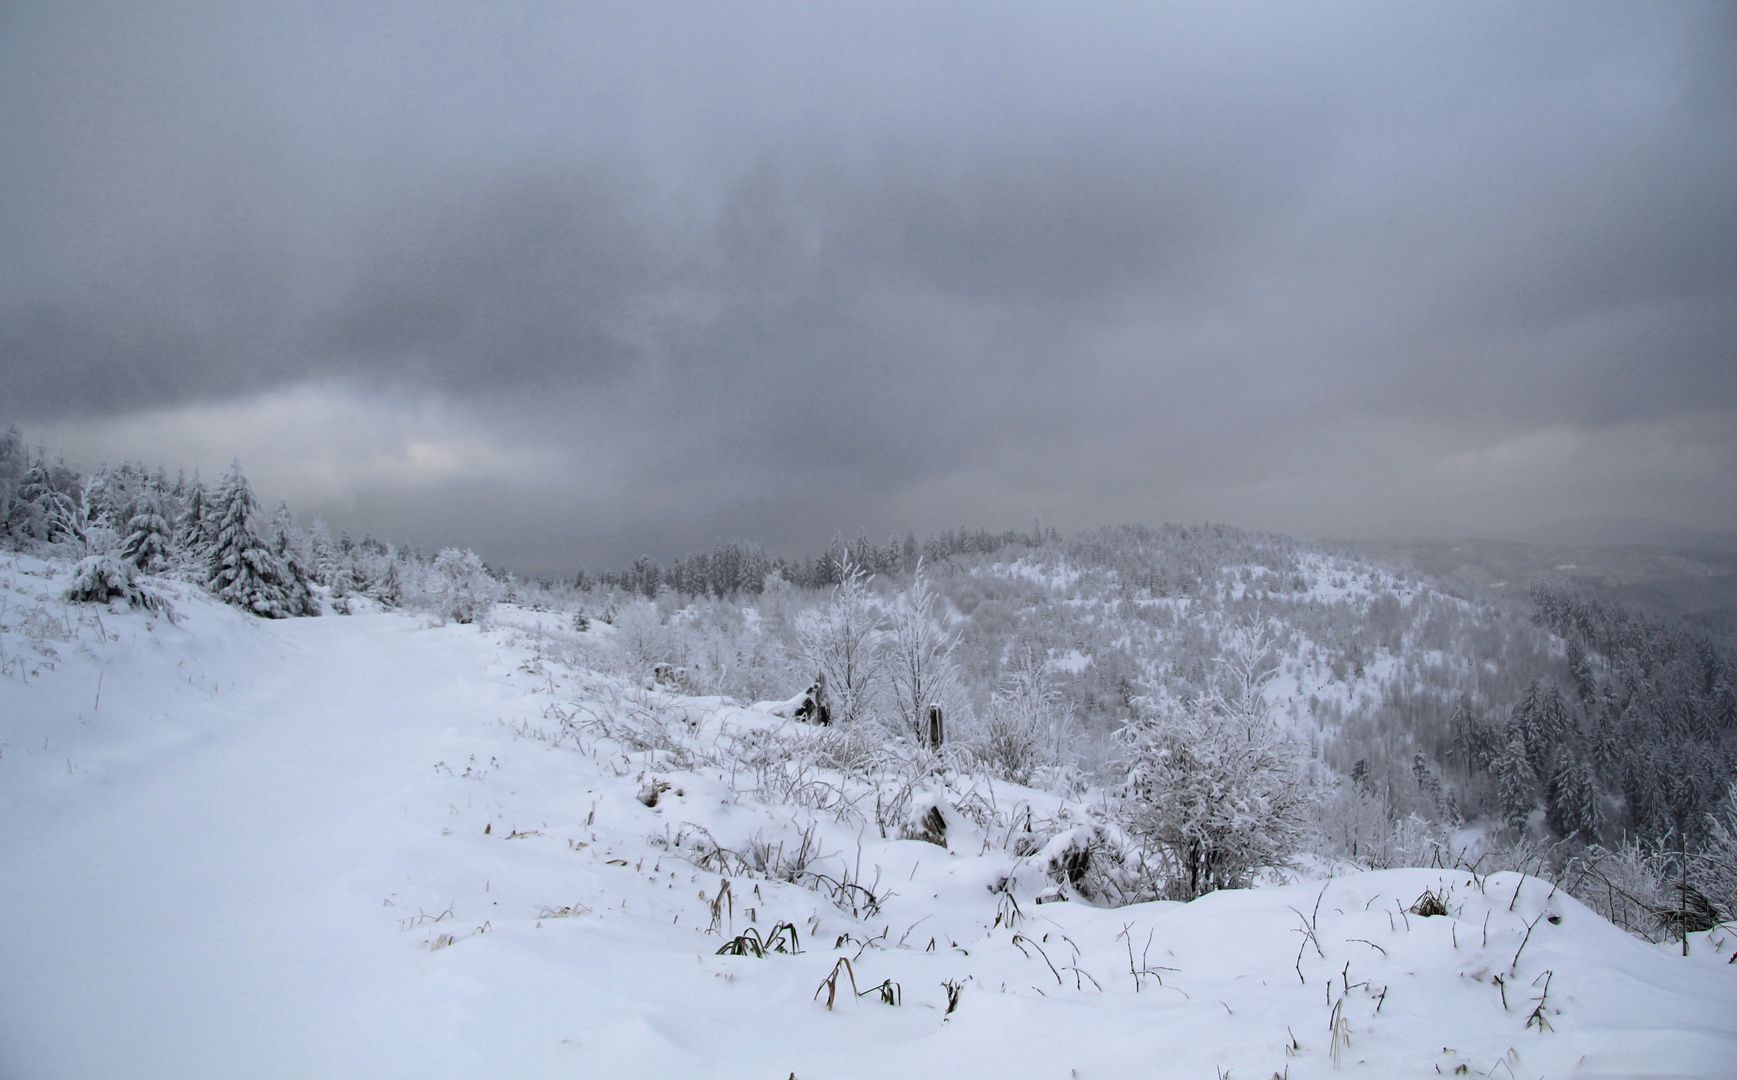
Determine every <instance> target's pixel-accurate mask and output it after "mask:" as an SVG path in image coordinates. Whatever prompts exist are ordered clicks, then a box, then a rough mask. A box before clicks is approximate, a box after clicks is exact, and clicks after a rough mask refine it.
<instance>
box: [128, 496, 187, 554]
mask: <svg viewBox="0 0 1737 1080" xmlns="http://www.w3.org/2000/svg"><path fill="white" fill-rule="evenodd" d="M174 542H175V536H174V533H173V531H171V530H170V528H169V522H168V521H167V520H165V519H164V517H163V512H162V509H161V498H160V496H158V495H157V494H156V493H154V492H148V491H147V492H145V493H143V494H141V495H140V496H139V497H138V498H137V499H135V500H134V501H133V512H132V514H131V516H130V517H128V519H127V539H126V542H125V543H124V544H123V545H122V546H121V558H122V559H124V560H126V561H127V562H128V563H131V564H132V565H133V566H135V567H137V568H138V569H140V570H143V571H144V572H145V573H147V574H154V573H157V572H159V571H161V570H164V569H166V568H167V567H168V565H169V556H170V554H171V550H172V548H173V546H174Z"/></svg>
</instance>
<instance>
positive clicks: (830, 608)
mask: <svg viewBox="0 0 1737 1080" xmlns="http://www.w3.org/2000/svg"><path fill="white" fill-rule="evenodd" d="M881 637H882V631H881V616H880V612H879V611H878V610H876V608H875V606H874V603H873V597H872V596H870V594H869V591H868V574H867V573H866V572H865V571H864V570H863V569H862V567H860V566H858V565H857V564H856V563H854V562H852V561H851V560H850V558H849V557H848V556H846V557H845V559H844V562H843V565H842V567H841V568H840V579H839V582H838V584H837V585H835V586H833V589H832V596H831V598H830V599H828V600H827V602H826V603H824V604H822V605H821V606H819V607H818V608H815V609H813V610H811V611H805V612H803V613H802V615H801V616H799V617H798V618H797V621H796V640H797V642H798V644H799V646H800V647H801V650H802V655H803V657H804V658H805V659H806V660H807V661H808V663H809V666H810V667H812V668H813V669H814V670H815V671H816V672H818V673H820V674H823V675H825V676H826V691H827V696H828V697H829V698H830V699H831V705H832V715H833V719H834V720H835V721H837V722H839V723H846V724H848V723H851V722H852V721H855V720H860V719H862V718H864V717H866V716H868V715H869V713H870V709H871V706H872V705H873V701H874V695H875V692H876V691H877V690H878V689H879V686H880V682H881V677H882V674H883V672H884V669H885V665H886V659H885V654H884V652H883V650H882V647H881V644H882V643H881Z"/></svg>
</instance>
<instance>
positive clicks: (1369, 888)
mask: <svg viewBox="0 0 1737 1080" xmlns="http://www.w3.org/2000/svg"><path fill="white" fill-rule="evenodd" d="M57 572H58V573H59V574H60V575H61V578H62V580H60V581H57V580H55V578H54V575H55V574H56V573H57ZM64 574H65V568H64V567H60V568H58V570H57V568H56V567H53V566H50V565H48V564H45V563H40V562H33V561H31V560H24V559H21V560H17V561H15V562H11V563H8V564H7V565H6V566H5V567H4V568H0V596H3V597H4V599H5V601H6V603H5V605H4V606H3V607H0V627H4V628H5V629H4V630H3V631H0V646H3V648H4V652H3V654H0V662H4V663H5V664H6V677H5V678H4V679H3V680H0V821H4V823H5V828H4V829H3V830H0V916H3V917H0V972H4V979H3V980H0V1076H3V1077H7V1078H12V1077H17V1078H57V1077H68V1078H72V1077H79V1078H83V1077H113V1078H119V1077H147V1076H149V1077H177V1078H189V1077H243V1076H245V1077H277V1076H283V1077H311V1076H337V1077H351V1076H353V1077H395V1076H406V1077H408V1076H415V1077H536V1076H563V1077H570V1076H597V1077H614V1076H641V1075H662V1076H720V1077H756V1078H764V1077H785V1076H787V1075H791V1074H794V1075H795V1076H797V1077H799V1078H801V1080H818V1078H824V1077H886V1076H950V1077H976V1076H984V1077H1057V1078H1067V1077H1073V1076H1077V1077H1080V1078H1096V1077H1129V1076H1199V1077H1212V1076H1214V1075H1215V1070H1216V1071H1217V1074H1219V1075H1223V1074H1230V1075H1235V1076H1237V1077H1259V1078H1265V1077H1267V1076H1270V1075H1272V1074H1274V1073H1277V1074H1279V1075H1281V1076H1290V1077H1299V1078H1300V1077H1310V1076H1327V1075H1334V1074H1336V1073H1346V1074H1358V1075H1365V1076H1379V1077H1389V1076H1421V1075H1436V1073H1437V1072H1438V1070H1439V1072H1440V1073H1443V1074H1449V1075H1452V1074H1455V1073H1456V1072H1459V1071H1460V1070H1461V1068H1462V1066H1463V1067H1464V1070H1465V1072H1466V1073H1467V1074H1473V1075H1475V1074H1486V1075H1489V1074H1497V1075H1512V1076H1515V1077H1536V1076H1548V1077H1556V1076H1698V1077H1716V1076H1737V965H1732V964H1728V963H1726V962H1725V961H1726V959H1727V958H1728V957H1730V956H1731V955H1732V953H1733V948H1734V946H1737V941H1733V940H1731V939H1730V937H1729V936H1727V935H1722V934H1721V932H1719V931H1715V932H1713V934H1712V935H1700V936H1694V937H1692V938H1691V941H1690V946H1689V951H1690V955H1689V956H1688V957H1687V958H1686V959H1685V958H1683V957H1682V956H1680V955H1678V953H1677V951H1676V948H1675V947H1672V948H1664V947H1659V946H1653V945H1649V944H1647V943H1645V942H1643V941H1640V940H1637V939H1635V938H1632V937H1630V936H1628V935H1626V934H1624V933H1622V932H1621V931H1619V930H1617V929H1615V928H1613V927H1611V926H1610V925H1609V924H1608V923H1605V922H1604V921H1602V920H1601V919H1600V918H1599V917H1598V916H1597V915H1595V914H1593V913H1592V912H1590V911H1589V910H1587V909H1586V908H1584V907H1582V906H1581V905H1580V904H1579V903H1577V902H1576V901H1574V900H1573V899H1571V898H1569V897H1567V896H1565V895H1563V894H1561V893H1553V892H1552V890H1551V888H1550V886H1549V884H1548V883H1546V882H1543V881H1539V880H1537V879H1532V878H1521V877H1520V876H1518V875H1514V874H1496V875H1491V876H1488V877H1483V878H1478V877H1474V876H1472V875H1471V874H1468V873H1466V872H1464V871H1444V870H1392V871H1385V872H1380V873H1365V874H1356V875H1352V876H1347V877H1340V878H1335V879H1332V880H1330V881H1312V882H1300V883H1297V884H1293V885H1286V886H1280V887H1272V888H1262V889H1254V890H1246V891H1235V892H1220V893H1216V894H1212V895H1209V896H1207V897H1206V898H1204V899H1202V900H1198V901H1195V902H1194V903H1191V904H1186V905H1183V904H1174V903H1147V904H1140V905H1134V906H1129V907H1122V908H1100V907H1094V906H1090V905H1088V904H1085V903H1081V902H1079V901H1078V900H1077V899H1076V900H1074V901H1072V902H1061V903H1044V904H1041V905H1040V904H1039V903H1037V899H1038V895H1039V893H1040V892H1050V893H1053V892H1054V891H1055V889H1054V887H1053V886H1052V885H1051V884H1050V883H1049V881H1048V880H1047V878H1045V877H1044V875H1043V874H1042V873H1041V872H1033V866H1034V859H1031V858H1027V859H1025V860H1023V861H1022V860H1020V859H1019V858H1017V857H1016V856H1015V855H1014V854H1013V853H1012V852H1011V851H1009V850H1008V847H1010V846H1016V845H1015V844H1013V843H1011V842H1010V841H1011V840H1012V839H1013V838H1011V837H1010V836H1009V835H1005V834H997V833H996V831H995V824H993V823H1001V822H1007V823H1010V825H1009V827H1010V828H1014V827H1016V826H1015V825H1013V824H1011V823H1015V822H1017V821H1018V820H1019V817H1020V814H1021V812H1022V808H1029V812H1028V813H1026V815H1025V820H1026V821H1030V820H1033V819H1034V818H1035V819H1036V820H1039V821H1042V822H1046V823H1047V824H1048V826H1049V828H1048V830H1047V831H1048V832H1050V833H1053V832H1055V831H1056V830H1057V829H1060V828H1062V827H1064V826H1065V825H1067V824H1068V820H1069V819H1067V818H1066V817H1064V816H1063V815H1064V811H1068V812H1073V813H1075V815H1076V816H1075V819H1074V820H1075V823H1076V824H1079V823H1083V819H1080V818H1078V815H1077V808H1076V809H1075V810H1073V811H1069V808H1068V807H1067V806H1065V805H1064V804H1062V803H1061V802H1059V801H1058V800H1055V799H1053V798H1048V797H1045V796H1042V795H1040V794H1039V793H1036V792H1032V791H1028V790H1026V789H1010V788H1006V787H1005V786H1002V787H990V786H981V787H980V786H977V785H976V784H974V783H972V782H969V781H968V780H967V778H961V777H957V776H947V775H942V776H936V777H933V778H931V780H930V781H929V782H926V785H925V786H923V787H922V789H921V790H914V791H910V792H906V794H907V795H908V796H910V804H911V806H912V807H913V808H915V809H917V810H920V809H921V808H922V807H924V806H926V805H928V802H933V801H934V800H937V799H942V800H946V801H947V802H949V803H953V802H958V803H961V804H964V803H965V802H966V801H967V799H966V798H965V797H963V796H966V795H968V796H970V797H971V798H972V799H974V800H975V801H974V802H972V803H971V804H970V805H968V806H965V808H964V809H963V810H955V809H952V808H951V807H944V808H943V809H944V810H945V813H944V814H943V815H942V816H943V817H945V818H946V821H947V826H948V827H947V836H946V841H947V847H942V846H938V845H936V844H933V843H928V842H924V841H922V840H917V839H901V838H899V837H900V833H899V830H898V828H897V827H895V828H893V829H891V830H889V834H888V836H887V837H886V838H883V837H882V835H881V829H880V828H879V826H878V825H877V821H876V814H875V811H874V807H873V804H874V802H875V798H876V797H877V796H870V795H869V793H868V792H866V791H864V790H859V789H857V788H853V787H851V785H850V784H849V783H847V782H846V781H844V780H843V779H841V778H840V776H839V775H838V774H834V773H830V772H827V771H826V770H824V769H823V768H819V767H815V768H814V770H813V771H810V772H806V773H802V774H801V775H798V776H796V777H795V778H794V779H793V778H792V776H791V774H790V772H789V771H788V770H785V771H783V772H778V770H777V768H776V767H777V766H778V765H780V764H785V763H788V762H789V761H793V760H798V759H800V760H801V761H804V762H807V761H813V760H821V759H822V758H821V757H804V756H803V754H804V753H805V751H804V750H803V748H804V747H806V746H808V744H810V743H812V742H813V741H814V740H815V739H817V738H820V737H821V735H820V733H817V732H815V731H814V730H813V729H808V728H805V727H802V726H801V725H796V724H793V723H791V722H788V721H784V720H780V719H778V718H775V717H771V716H769V715H766V714H763V713H755V712H752V711H750V710H746V709H742V708H739V707H735V706H733V705H732V704H730V703H726V702H723V701H721V700H718V699H686V698H679V697H675V696H672V695H669V694H667V693H664V692H662V691H659V690H647V689H646V688H645V687H643V686H640V685H638V684H637V683H635V682H632V681H629V680H625V679H623V678H620V677H618V676H611V675H605V674H600V673H598V672H594V671H588V670H585V669H583V668H581V667H574V666H569V665H565V664H562V663H558V662H557V661H556V660H555V659H554V656H555V655H557V654H559V655H564V656H568V657H574V656H580V655H583V653H584V649H585V646H586V643H585V642H584V641H579V642H577V643H576V644H575V643H574V642H572V641H571V640H569V641H568V642H567V645H566V646H565V647H564V648H562V649H555V648H553V647H551V642H552V640H553V639H552V637H550V635H551V634H553V632H554V627H556V626H557V625H558V620H557V619H556V618H555V617H554V616H552V615H538V614H537V613H532V612H525V611H518V610H515V609H510V608H504V609H501V610H500V611H499V612H497V621H496V625H495V627H494V628H492V629H490V630H487V631H483V630H479V629H478V628H476V627H465V626H430V625H427V624H426V622H425V621H419V620H417V619H415V618H412V617H409V616H405V615H399V614H367V615H356V616H352V617H348V618H341V617H328V618H321V619H302V620H293V621H288V622H278V623H266V622H260V621H258V620H255V619H252V618H251V617H248V616H245V615H243V614H240V613H239V612H236V611H233V610H232V609H228V608H224V607H221V606H218V605H215V604H212V603H210V602H209V601H208V600H206V599H205V598H203V597H202V596H200V595H198V594H197V593H195V592H193V591H191V590H187V589H185V588H183V589H182V590H181V591H180V592H179V594H178V595H176V596H175V597H174V599H175V603H176V607H177V611H178V613H179V621H178V622H177V623H174V624H171V623H169V622H167V621H166V620H164V619H162V618H157V617H149V616H147V615H145V614H143V613H140V612H134V611H114V610H110V609H107V608H103V609H92V608H88V607H87V608H82V609H81V608H78V607H73V608H68V607H67V606H65V605H64V604H61V603H60V602H59V601H58V600H57V599H56V596H57V592H58V588H59V587H60V586H61V585H63V584H64ZM162 587H164V588H169V587H168V586H162ZM607 633H608V629H607V628H602V627H600V628H598V629H597V630H594V631H592V632H591V634H589V635H585V637H587V638H590V637H593V636H595V637H597V638H601V637H603V636H606V635H607ZM848 750H849V747H848V746H842V745H841V746H840V747H832V748H829V749H827V751H826V752H827V753H835V752H836V753H843V752H847V751H848ZM822 757H823V755H822ZM805 768H806V766H805ZM775 774H776V776H775ZM774 780H776V782H774ZM658 782H662V783H665V784H668V785H669V787H668V788H667V789H664V790H658V789H657V784H658ZM967 788H969V790H968V791H967V790H966V789H967ZM654 791H656V792H657V798H656V804H655V806H647V805H645V804H644V802H643V801H642V799H641V796H642V795H644V796H646V797H650V795H651V793H652V792H654ZM889 797H890V796H889ZM925 800H927V801H925ZM907 816H910V815H907ZM901 820H903V818H901ZM805 835H806V836H807V838H808V841H809V844H810V847H809V850H808V852H806V853H801V854H799V852H800V848H801V844H802V838H803V837H804V836H805ZM1021 850H1026V849H1024V848H1022V849H1021ZM803 855H806V856H813V857H812V858H811V859H810V861H809V862H808V873H806V874H804V875H802V876H800V877H799V881H801V882H802V884H793V883H791V882H788V881H784V880H779V875H778V873H777V870H778V868H779V867H784V868H786V870H788V869H789V868H791V867H792V865H793V864H794V863H795V862H797V861H800V859H801V858H802V857H803ZM1037 861H1041V856H1040V857H1039V859H1038V860H1037ZM753 864H758V865H761V866H766V867H769V868H770V872H769V873H768V872H757V871H754V870H752V869H751V868H750V867H751V865H753ZM1039 870H1041V867H1039ZM786 876H789V875H788V874H787V875H786ZM726 880H728V882H729V886H728V890H727V893H726V891H725V889H724V886H723V882H724V881H726ZM1004 883H1006V884H1005V891H999V892H998V891H994V890H995V888H996V887H997V886H998V885H1003V884H1004ZM1425 892H1431V893H1433V894H1435V895H1437V896H1439V897H1440V898H1441V899H1442V900H1443V902H1444V903H1445V906H1446V908H1447V910H1448V914H1447V915H1436V916H1428V917H1426V916H1423V915H1419V914H1414V913H1412V912H1411V910H1410V909H1411V908H1413V907H1415V906H1416V905H1417V902H1418V900H1419V898H1420V897H1422V896H1423V894H1424V893H1425ZM781 924H788V926H789V928H790V929H787V930H783V931H778V930H777V929H776V928H777V927H779V926H780V925H781ZM750 929H752V930H753V931H754V933H755V935H757V937H759V938H762V939H768V938H773V937H776V938H777V939H778V941H779V942H780V943H784V942H788V941H790V940H791V939H792V937H794V939H795V941H796V943H797V945H798V947H799V948H800V950H801V951H800V952H795V953H785V952H772V953H770V954H769V955H767V956H764V957H757V956H754V955H751V954H750V955H745V956H723V955H718V950H719V948H720V946H722V945H724V944H725V943H726V942H727V941H730V940H732V939H735V938H736V936H737V935H739V934H742V933H744V932H745V931H748V930H750ZM749 951H750V953H751V952H752V950H749ZM840 957H843V958H847V959H848V960H849V961H850V968H849V970H848V971H844V970H842V969H840V968H839V967H838V961H839V958H840ZM835 971H837V972H838V977H837V979H836V980H835V982H834V987H835V989H836V993H834V994H833V996H834V998H835V1000H834V1002H833V1007H832V1008H831V1009H829V1008H828V1007H827V1004H826V998H827V997H828V995H829V991H827V990H826V989H823V988H822V986H823V980H825V979H826V978H827V977H828V976H829V975H830V974H832V973H833V972H835ZM853 978H854V983H855V986H856V988H857V989H858V990H861V991H870V988H871V987H876V986H883V985H884V986H886V987H887V990H886V996H890V997H893V998H894V999H895V1000H896V1002H897V1003H896V1004H883V1003H882V996H883V995H882V994H881V993H879V992H867V993H864V994H863V996H861V997H857V996H855V995H852V994H850V993H849V992H848V990H849V987H850V985H851V982H852V979H853ZM889 980H890V983H889ZM817 989H819V995H818V998H817V996H816V991H817ZM950 998H951V999H952V1004H953V1007H952V1009H951V1011H950V1012H949V999H950Z"/></svg>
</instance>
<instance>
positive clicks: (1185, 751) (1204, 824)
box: [1118, 700, 1312, 900]
mask: <svg viewBox="0 0 1737 1080" xmlns="http://www.w3.org/2000/svg"><path fill="white" fill-rule="evenodd" d="M1121 738H1122V741H1123V744H1124V746H1126V748H1127V753H1128V762H1129V768H1128V778H1127V780H1126V781H1125V782H1124V783H1123V785H1122V786H1121V789H1120V791H1119V793H1118V794H1119V795H1120V810H1121V817H1122V822H1123V824H1124V825H1125V826H1126V828H1127V829H1128V831H1129V832H1130V833H1132V834H1133V835H1134V836H1136V837H1138V838H1139V839H1140V840H1141V841H1143V842H1144V843H1145V844H1147V845H1148V846H1149V847H1150V848H1151V849H1153V850H1154V851H1156V852H1157V853H1159V854H1160V855H1161V856H1162V857H1164V858H1166V859H1168V860H1169V861H1170V863H1171V870H1172V877H1171V880H1170V888H1169V890H1168V891H1169V893H1170V894H1171V895H1172V896H1173V897H1175V898H1177V899H1182V900H1190V899H1193V898H1194V897H1196V896H1200V895H1201V894H1203V893H1208V892H1211V891H1212V890H1214V889H1222V888H1232V887H1236V886H1239V885H1242V884H1245V883H1246V882H1247V881H1248V878H1249V875H1250V874H1251V873H1252V872H1253V871H1254V870H1256V869H1257V868H1260V867H1267V866H1280V865H1282V864H1283V863H1284V862H1285V861H1286V860H1287V859H1289V857H1290V856H1291V855H1292V854H1293V852H1294V851H1295V850H1296V847H1297V844H1298V842H1299V841H1300V840H1301V838H1302V836H1303V830H1304V828H1305V826H1306V824H1307V810H1308V807H1309V804H1310V802H1311V801H1312V793H1311V787H1310V785H1309V783H1308V780H1307V777H1306V775H1305V773H1304V771H1303V769H1302V768H1301V767H1300V765H1299V763H1298V760H1297V753H1296V748H1295V747H1294V746H1292V744H1291V743H1290V742H1289V741H1288V740H1286V739H1285V738H1284V737H1283V736H1282V735H1280V734H1279V732H1278V731H1277V730H1275V729H1274V728H1273V726H1272V725H1271V724H1270V723H1268V722H1267V721H1266V720H1265V719H1264V718H1262V717H1253V716H1247V715H1243V714H1240V713H1236V712H1233V711H1232V710H1230V709H1228V708H1226V707H1224V706H1223V703H1222V702H1221V701H1217V700H1209V701H1206V702H1195V703H1192V704H1191V705H1189V706H1187V707H1182V708H1171V709H1162V710H1155V709H1153V708H1152V707H1151V705H1150V703H1146V707H1145V708H1143V709H1142V710H1141V713H1140V715H1138V716H1136V717H1135V718H1134V719H1133V720H1130V721H1129V722H1128V724H1127V726H1126V727H1124V728H1123V730H1122V733H1121Z"/></svg>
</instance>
